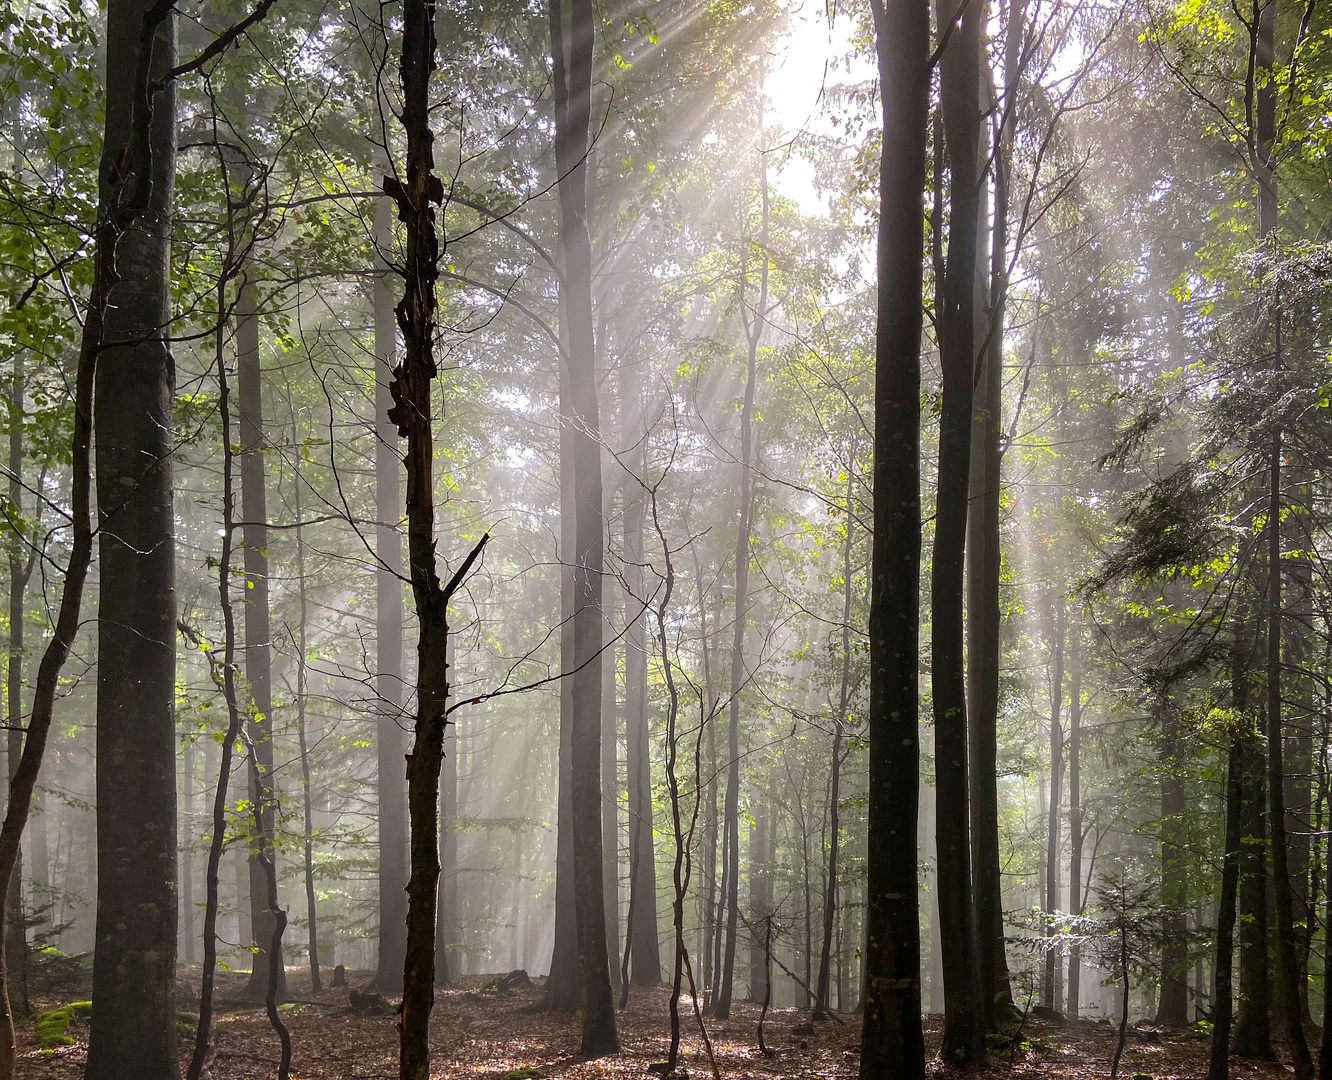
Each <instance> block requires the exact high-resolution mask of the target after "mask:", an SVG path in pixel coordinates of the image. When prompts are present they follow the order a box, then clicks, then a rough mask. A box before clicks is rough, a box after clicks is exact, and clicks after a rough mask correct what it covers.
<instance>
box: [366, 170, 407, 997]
mask: <svg viewBox="0 0 1332 1080" xmlns="http://www.w3.org/2000/svg"><path fill="white" fill-rule="evenodd" d="M380 168H381V175H384V176H387V175H388V174H389V166H388V163H387V162H386V161H384V162H381V165H380ZM392 213H393V206H392V201H391V200H390V199H387V198H384V199H379V200H377V201H376V204H375V221H374V240H375V250H376V254H377V255H378V260H379V266H378V267H377V269H378V270H380V271H381V272H380V273H377V274H376V275H375V283H374V314H375V434H376V439H375V523H376V524H375V556H376V558H377V563H378V565H377V566H376V569H375V667H376V673H375V697H376V698H377V705H378V708H377V710H376V714H377V715H376V723H375V728H376V731H375V759H376V766H377V769H376V772H377V776H378V783H377V786H376V802H377V809H378V812H379V813H378V827H379V875H378V886H379V966H378V969H377V970H376V972H375V978H374V985H375V986H376V987H377V988H378V989H380V990H382V991H384V992H385V993H390V994H392V993H398V992H399V991H401V990H402V971H403V966H402V965H403V959H404V957H405V956H406V952H407V894H406V892H405V891H404V887H405V886H406V884H407V784H406V779H405V775H404V769H403V757H404V755H405V754H406V751H407V747H406V732H405V731H404V719H405V717H404V714H403V708H402V685H403V684H402V679H403V672H402V624H403V603H402V537H401V535H400V534H399V531H398V526H399V522H400V521H401V520H402V483H401V469H402V459H401V458H400V457H399V456H398V453H397V439H396V434H397V433H396V432H395V430H394V427H393V424H392V423H391V422H390V421H389V418H388V414H389V410H390V409H391V408H392V407H393V396H392V394H391V392H390V390H389V387H390V386H391V384H392V382H393V356H394V352H395V350H396V348H397V328H396V324H395V322H394V317H393V293H392V290H391V288H390V282H389V273H390V270H389V268H388V264H387V261H386V260H387V259H388V257H389V254H390V252H391V251H392V242H393V234H392V221H391V217H392Z"/></svg>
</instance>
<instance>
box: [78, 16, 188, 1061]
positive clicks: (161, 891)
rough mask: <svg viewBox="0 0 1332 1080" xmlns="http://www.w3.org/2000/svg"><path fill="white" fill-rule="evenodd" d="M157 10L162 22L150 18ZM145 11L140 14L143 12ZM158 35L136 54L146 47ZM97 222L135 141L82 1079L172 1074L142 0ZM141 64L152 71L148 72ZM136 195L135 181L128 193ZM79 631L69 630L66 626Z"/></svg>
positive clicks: (164, 355) (117, 271) (122, 270)
mask: <svg viewBox="0 0 1332 1080" xmlns="http://www.w3.org/2000/svg"><path fill="white" fill-rule="evenodd" d="M154 17H160V18H161V21H160V22H158V23H157V25H156V27H153V25H152V23H153V18H154ZM145 23H146V24H147V26H145ZM145 46H148V47H149V48H151V52H152V55H151V58H150V59H149V61H148V62H147V63H146V64H145V63H143V62H142V57H141V51H142V49H143V48H144V47H145ZM106 52H107V80H106V102H107V107H106V136H105V139H104V142H103V145H104V147H105V151H104V161H103V169H102V174H101V184H100V191H99V202H100V205H101V210H100V211H99V213H100V214H101V218H100V219H99V227H100V225H101V224H102V223H103V222H105V221H106V220H107V218H108V217H111V218H114V217H115V216H116V214H115V211H113V210H112V209H111V207H112V205H113V204H114V203H115V202H116V201H117V200H118V199H120V198H122V197H124V193H123V192H122V191H120V190H118V189H119V188H120V187H121V183H120V182H118V181H119V179H120V174H121V169H120V168H117V167H116V162H117V160H118V159H119V149H120V148H122V147H125V146H126V145H127V144H128V145H130V147H131V151H130V155H129V157H130V158H131V160H133V159H135V158H138V159H139V160H138V161H137V162H136V170H137V172H136V175H135V177H134V179H133V181H132V184H133V186H134V187H135V188H136V189H137V191H138V192H139V193H140V194H141V206H142V211H141V212H140V213H138V214H137V215H136V225H137V227H135V228H132V229H128V228H125V223H124V222H120V223H117V224H114V225H111V226H110V227H111V228H112V229H119V230H122V231H121V235H120V237H119V241H118V242H117V243H115V257H114V269H112V273H113V275H114V278H115V279H117V280H115V284H114V286H109V287H108V294H104V295H103V296H102V297H95V300H94V305H90V309H89V317H91V311H92V309H93V307H94V306H96V305H97V304H101V305H103V314H102V318H103V320H104V328H103V334H102V338H101V342H100V345H101V348H100V355H99V356H98V358H97V385H96V394H95V397H96V401H95V406H94V412H95V415H96V417H97V439H96V444H97V445H96V455H97V469H96V472H97V506H98V514H99V518H100V526H101V528H100V590H101V596H100V600H99V602H98V629H99V633H98V643H97V780H96V801H97V931H96V934H97V936H96V944H95V946H94V953H93V1010H92V1029H91V1033H90V1035H89V1040H88V1065H87V1071H86V1076H87V1077H88V1078H89V1080H122V1078H124V1080H131V1078H133V1080H159V1078H161V1080H175V1078H176V1077H178V1076H179V1075H180V1065H179V1063H178V1061H177V1059H176V1015H175V1013H176V1009H175V981H176V927H177V910H176V725H175V700H176V595H175V521H174V508H173V504H172V452H173V450H174V440H173V437H172V408H173V406H174V404H175V365H174V363H173V360H172V357H171V352H170V349H169V347H168V344H167V341H166V337H165V335H166V330H167V327H168V325H169V323H170V313H169V297H170V273H171V271H170V236H171V203H172V192H173V186H174V177H175V128H176V122H175V121H176V116H175V114H176V108H175V103H176V99H175V88H174V81H171V80H168V81H167V82H166V85H165V86H164V87H163V88H162V89H161V90H160V91H156V87H155V86H154V87H153V88H152V89H149V88H147V87H145V86H144V85H142V83H140V82H139V80H140V79H141V78H144V76H146V78H147V79H153V80H156V79H159V78H160V77H161V76H163V75H165V73H166V72H168V71H169V70H170V69H171V68H172V67H173V65H174V63H175V56H176V49H175V17H174V14H172V13H171V12H170V11H166V12H165V13H163V12H162V11H161V10H160V9H158V8H155V6H154V5H153V4H151V3H150V2H148V0H112V2H111V3H110V6H109V7H108V9H107V31H106ZM141 67H142V69H143V73H142V74H141V73H140V68H141ZM133 197H134V196H133V195H131V198H133ZM71 637H72V635H71Z"/></svg>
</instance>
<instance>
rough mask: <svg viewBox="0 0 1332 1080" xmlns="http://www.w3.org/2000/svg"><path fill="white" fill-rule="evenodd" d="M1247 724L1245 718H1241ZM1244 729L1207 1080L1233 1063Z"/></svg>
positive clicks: (1232, 795)
mask: <svg viewBox="0 0 1332 1080" xmlns="http://www.w3.org/2000/svg"><path fill="white" fill-rule="evenodd" d="M1239 723H1240V724H1243V723H1244V717H1243V716H1241V717H1240V718H1239ZM1242 738H1243V733H1242V731H1241V730H1236V732H1235V733H1234V734H1233V735H1232V737H1231V743H1230V754H1229V760H1228V762H1227V766H1226V839H1225V855H1224V861H1223V862H1222V865H1221V893H1220V895H1219V896H1218V898H1217V910H1216V969H1215V970H1216V997H1215V1001H1214V1002H1213V1004H1212V1049H1211V1056H1210V1058H1209V1060H1208V1065H1207V1080H1226V1078H1227V1076H1228V1073H1229V1062H1230V1025H1231V1016H1232V1008H1233V1004H1232V992H1231V969H1232V966H1233V964H1234V952H1235V899H1236V893H1237V892H1238V891H1239V862H1240V852H1239V847H1240V808H1241V804H1242V801H1243V794H1242V789H1241V785H1242V783H1243V778H1244V759H1243V754H1242V752H1241V750H1240V746H1241V740H1242Z"/></svg>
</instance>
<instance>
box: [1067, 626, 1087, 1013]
mask: <svg viewBox="0 0 1332 1080" xmlns="http://www.w3.org/2000/svg"><path fill="white" fill-rule="evenodd" d="M1068 648H1069V683H1068V848H1069V855H1068V913H1069V914H1070V915H1072V916H1074V917H1075V918H1076V917H1078V916H1080V915H1081V914H1082V909H1083V906H1084V898H1083V896H1082V831H1083V822H1082V619H1081V617H1079V618H1078V620H1077V621H1076V622H1074V624H1073V633H1072V636H1071V637H1070V638H1069V642H1068ZM1066 998H1067V1004H1066V1007H1067V1010H1068V1015H1069V1016H1071V1017H1073V1018H1074V1019H1077V1016H1078V1013H1079V1011H1080V1010H1081V1007H1082V946H1081V943H1080V942H1079V941H1078V940H1076V939H1075V940H1074V942H1073V945H1072V947H1071V948H1070V950H1069V956H1068V993H1067V995H1066Z"/></svg>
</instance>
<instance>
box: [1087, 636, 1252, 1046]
mask: <svg viewBox="0 0 1332 1080" xmlns="http://www.w3.org/2000/svg"><path fill="white" fill-rule="evenodd" d="M1068 644H1069V668H1070V671H1069V686H1068V847H1069V856H1068V913H1069V914H1070V915H1072V916H1074V917H1075V918H1077V917H1079V916H1081V915H1082V909H1083V905H1084V900H1083V896H1082V832H1083V821H1082V619H1081V618H1079V619H1078V620H1077V621H1076V622H1074V624H1073V634H1072V636H1071V637H1070V638H1069V643H1068ZM1232 921H1233V920H1232ZM1065 996H1066V1000H1067V1010H1068V1015H1069V1016H1070V1017H1072V1018H1073V1019H1075V1020H1076V1019H1077V1017H1078V1013H1079V1012H1080V1011H1081V1008H1082V948H1081V944H1080V943H1079V942H1078V941H1076V940H1075V941H1074V942H1073V946H1072V948H1071V949H1070V950H1069V957H1068V993H1067V994H1066V995H1065Z"/></svg>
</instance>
